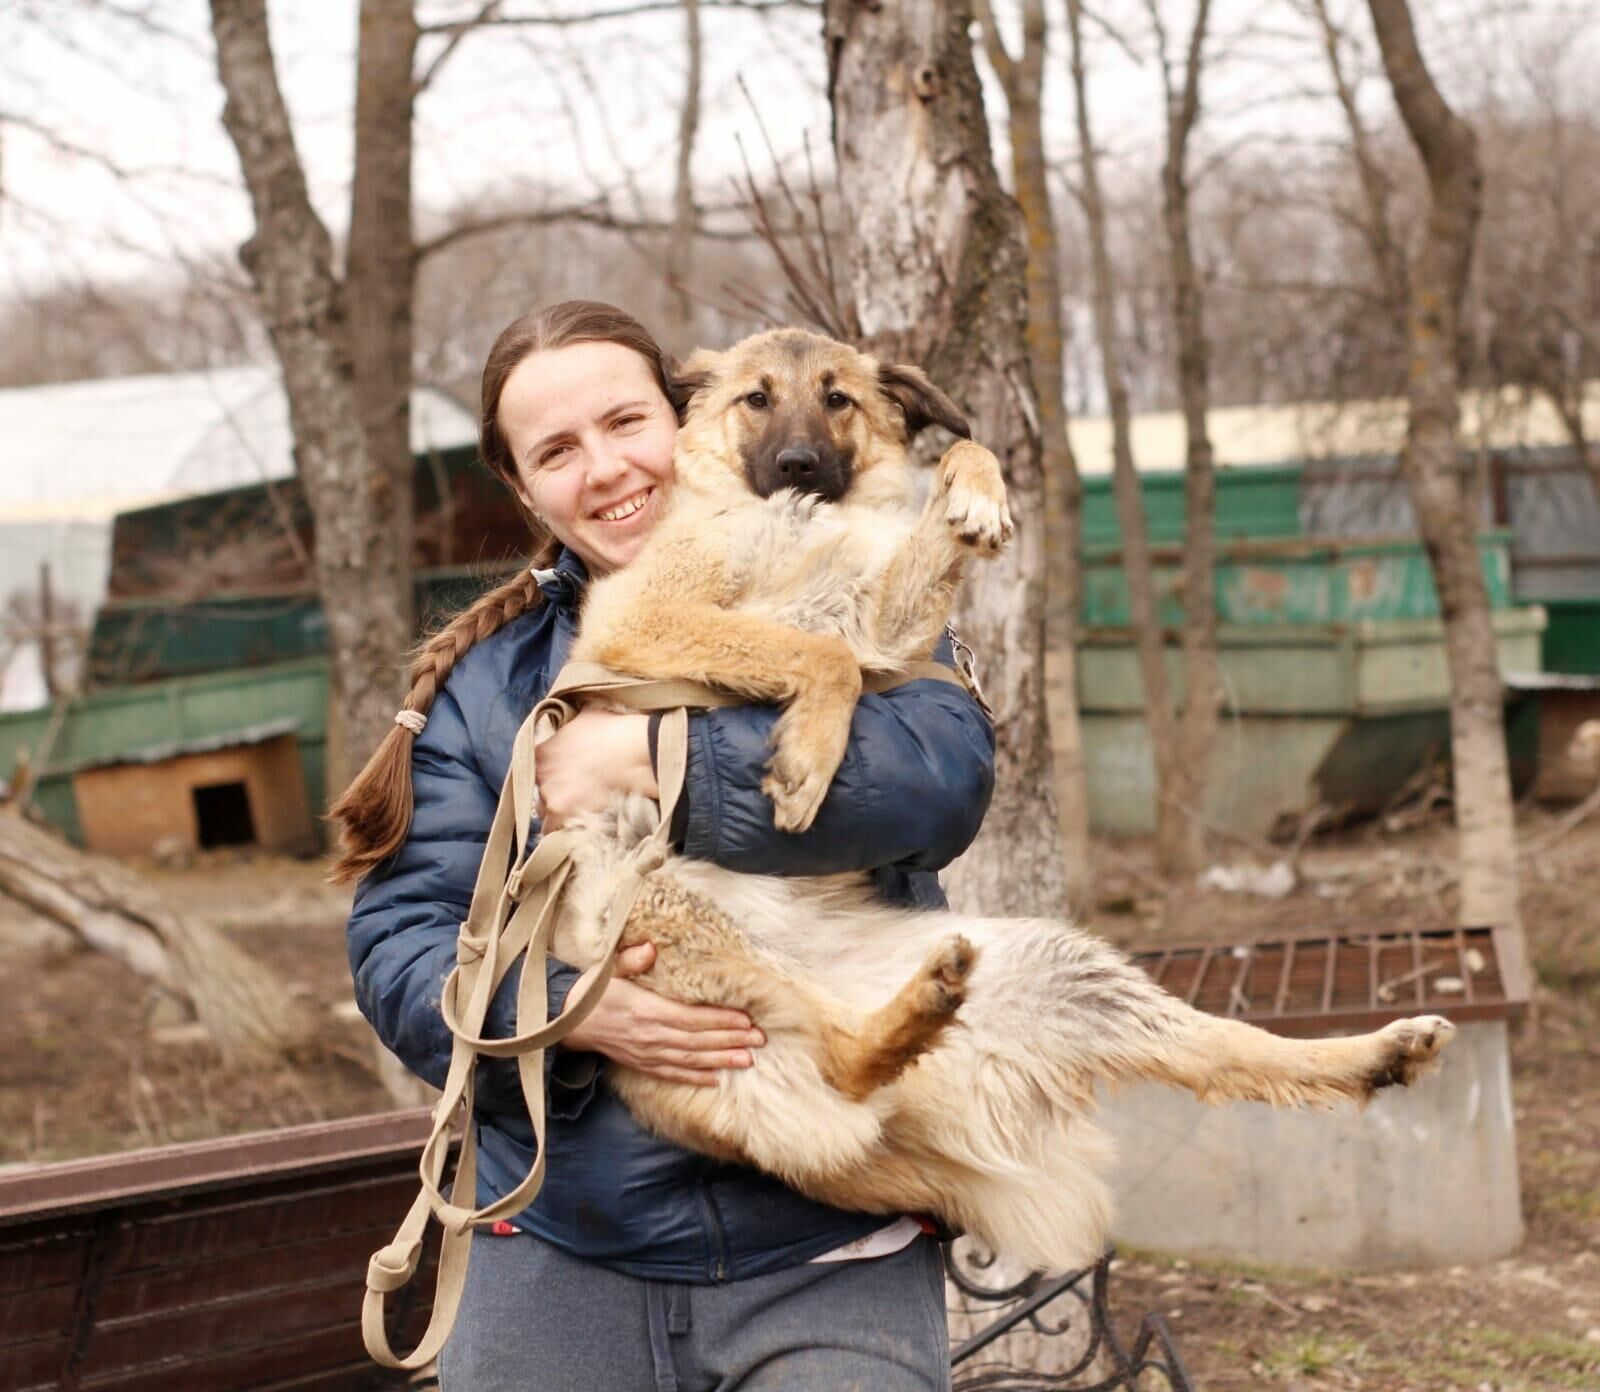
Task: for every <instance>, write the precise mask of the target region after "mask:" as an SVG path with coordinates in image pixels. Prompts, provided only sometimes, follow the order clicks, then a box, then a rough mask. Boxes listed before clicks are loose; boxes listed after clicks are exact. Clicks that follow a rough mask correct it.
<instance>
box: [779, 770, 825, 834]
mask: <svg viewBox="0 0 1600 1392" xmlns="http://www.w3.org/2000/svg"><path fill="white" fill-rule="evenodd" d="M778 765H779V760H777V759H774V760H773V761H772V768H771V769H770V771H769V772H768V773H767V776H766V777H765V778H763V779H762V780H761V791H762V792H764V793H765V794H766V795H767V796H768V797H769V798H771V799H772V821H773V825H775V826H776V827H777V828H778V830H779V831H804V830H806V828H807V827H809V826H810V825H811V823H812V822H814V821H816V819H817V813H818V812H819V811H820V810H821V808H822V800H823V798H825V797H827V795H828V785H829V783H831V782H832V781H833V780H832V779H831V778H828V777H824V776H822V775H819V774H817V773H814V772H813V773H799V772H797V773H795V774H792V775H791V774H787V773H784V772H782V771H780V769H779V767H778Z"/></svg>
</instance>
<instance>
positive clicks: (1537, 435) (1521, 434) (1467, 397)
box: [1072, 382, 1600, 475]
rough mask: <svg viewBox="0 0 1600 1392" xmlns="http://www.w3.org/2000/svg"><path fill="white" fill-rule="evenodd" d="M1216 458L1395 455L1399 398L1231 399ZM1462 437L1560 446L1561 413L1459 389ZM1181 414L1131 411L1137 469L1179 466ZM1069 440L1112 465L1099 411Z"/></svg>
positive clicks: (1597, 402) (1516, 394) (1598, 400)
mask: <svg viewBox="0 0 1600 1392" xmlns="http://www.w3.org/2000/svg"><path fill="white" fill-rule="evenodd" d="M1584 420H1585V423H1586V426H1587V429H1588V433H1589V438H1590V439H1595V438H1600V382H1591V383H1589V385H1588V388H1587V394H1586V397H1585V402H1584ZM1207 425H1208V428H1209V430H1210V434H1211V443H1212V445H1213V446H1214V447H1215V449H1216V455H1217V464H1218V465H1219V466H1220V467H1223V468H1231V467H1237V466H1239V465H1246V464H1290V463H1298V462H1302V461H1309V460H1317V459H1350V458H1362V457H1373V456H1380V457H1386V456H1393V455H1395V454H1397V453H1398V452H1399V450H1400V446H1401V444H1402V442H1403V441H1404V439H1405V433H1406V403H1405V400H1404V399H1403V398H1401V397H1390V398H1388V399H1385V400H1379V401H1351V402H1343V403H1334V402H1326V401H1318V402H1301V403H1298V404H1295V405H1290V406H1235V407H1225V408H1222V409H1220V410H1214V411H1212V412H1211V413H1210V416H1209V417H1208V418H1207ZM1461 438H1462V441H1463V443H1464V444H1465V445H1466V446H1467V447H1468V448H1470V449H1496V450H1499V449H1514V448H1517V447H1522V448H1528V449H1535V448H1540V447H1548V446H1552V445H1565V444H1566V443H1567V436H1566V432H1565V431H1564V430H1563V429H1562V427H1561V420H1560V418H1559V417H1558V416H1557V415H1556V413H1555V411H1554V410H1553V409H1552V407H1551V406H1550V404H1549V402H1548V401H1546V400H1545V399H1544V398H1543V397H1542V396H1541V397H1537V398H1534V399H1531V400H1530V399H1529V398H1528V396H1527V394H1526V393H1524V392H1522V391H1520V390H1517V389H1513V388H1507V389H1504V390H1501V391H1492V392H1487V391H1485V392H1479V391H1472V392H1463V393H1462V395H1461ZM1185 439H1186V437H1185V434H1184V428H1183V416H1182V415H1181V414H1180V413H1179V412H1177V411H1162V412H1155V413H1151V414H1148V415H1140V416H1135V417H1134V420H1133V455H1134V460H1135V462H1136V463H1137V464H1138V466H1139V468H1140V470H1141V471H1143V470H1150V469H1181V468H1183V459H1184V449H1185ZM1072 447H1073V451H1074V453H1075V454H1076V455H1077V458H1078V467H1079V469H1081V470H1082V471H1083V473H1085V474H1088V475H1094V474H1108V473H1110V472H1111V422H1110V421H1109V420H1108V419H1106V418H1105V417H1102V416H1084V417H1081V418H1074V420H1073V422H1072Z"/></svg>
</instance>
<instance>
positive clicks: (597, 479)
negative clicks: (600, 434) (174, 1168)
mask: <svg viewBox="0 0 1600 1392" xmlns="http://www.w3.org/2000/svg"><path fill="white" fill-rule="evenodd" d="M627 468H628V460H627V458H626V456H625V455H624V454H623V452H622V450H621V449H619V448H618V445H617V442H616V441H615V440H612V439H610V438H602V439H600V440H597V441H596V442H595V444H594V446H593V447H592V448H591V449H590V451H589V481H590V482H591V483H609V482H610V481H611V480H612V479H615V478H617V477H618V476H619V475H621V474H623V473H624V472H626V470H627Z"/></svg>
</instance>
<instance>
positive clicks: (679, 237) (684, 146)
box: [665, 0, 701, 352]
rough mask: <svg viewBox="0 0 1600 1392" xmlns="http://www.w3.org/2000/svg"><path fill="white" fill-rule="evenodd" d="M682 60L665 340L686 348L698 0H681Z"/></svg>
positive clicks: (696, 126) (698, 52)
mask: <svg viewBox="0 0 1600 1392" xmlns="http://www.w3.org/2000/svg"><path fill="white" fill-rule="evenodd" d="M683 28H684V47H685V54H686V57H685V62H686V64H687V67H686V69H685V72H684V79H683V105H682V106H681V107H680V108H679V110H678V168H677V181H676V184H675V186H674V189H673V200H672V230H671V231H670V232H669V233H668V234H667V256H666V267H665V270H666V278H667V295H668V299H667V305H668V309H669V315H668V319H669V322H668V326H667V334H668V340H667V341H668V342H669V344H671V346H672V349H673V351H675V352H687V351H688V348H689V344H688V342H687V335H688V332H689V317H690V314H691V313H692V310H693V306H691V305H690V303H689V290H688V285H687V281H688V279H689V267H690V262H691V260H692V258H693V256H694V226H695V208H694V142H695V135H696V133H697V132H698V131H699V129H700V56H701V39H700V0H683Z"/></svg>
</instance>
